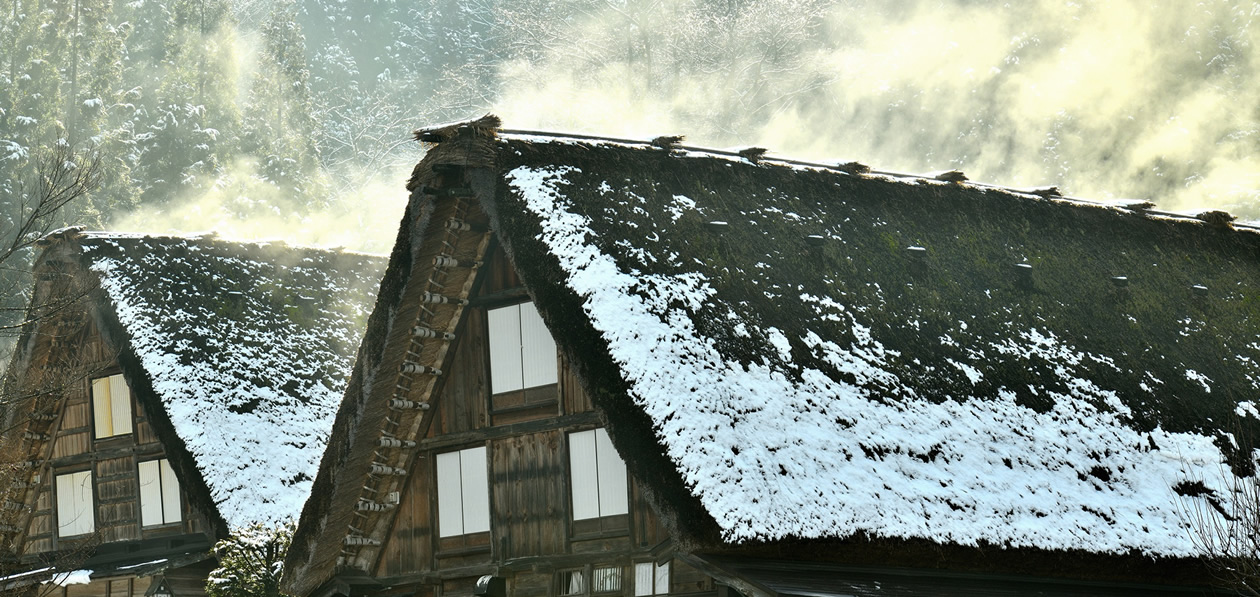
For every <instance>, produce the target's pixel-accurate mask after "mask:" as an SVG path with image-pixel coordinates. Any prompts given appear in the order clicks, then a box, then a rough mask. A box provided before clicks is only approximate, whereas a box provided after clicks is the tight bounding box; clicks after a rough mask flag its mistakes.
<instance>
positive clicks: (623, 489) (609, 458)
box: [595, 429, 630, 516]
mask: <svg viewBox="0 0 1260 597" xmlns="http://www.w3.org/2000/svg"><path fill="white" fill-rule="evenodd" d="M595 458H596V462H597V463H598V466H599V515H600V516H612V515H614V514H625V513H627V512H629V511H630V504H629V499H628V497H627V492H628V491H629V489H630V488H629V486H628V485H627V483H626V463H625V462H622V460H621V455H619V454H617V449H616V448H614V447H613V445H612V440H610V439H608V432H607V431H604V430H603V429H596V430H595Z"/></svg>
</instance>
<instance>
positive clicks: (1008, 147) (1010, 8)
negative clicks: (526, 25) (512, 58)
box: [496, 0, 1260, 219]
mask: <svg viewBox="0 0 1260 597" xmlns="http://www.w3.org/2000/svg"><path fill="white" fill-rule="evenodd" d="M696 9H697V7H695V6H691V7H682V8H673V9H669V10H660V11H657V12H656V13H655V14H647V12H646V11H645V12H644V14H641V15H636V14H632V13H630V14H628V11H630V10H631V9H630V8H626V7H623V5H614V4H611V3H610V4H609V5H608V8H606V9H605V10H603V11H600V12H598V13H592V14H588V15H587V16H586V18H584V19H580V20H577V21H571V22H573V23H574V24H573V25H572V26H571V27H570V29H569V30H567V31H565V32H563V33H561V34H559V35H556V36H555V37H557V38H559V39H569V40H573V42H574V43H573V44H568V45H560V46H558V47H556V48H555V49H554V50H553V51H550V52H547V53H545V54H544V55H543V56H542V57H541V58H540V59H534V60H518V61H516V62H514V63H511V64H508V65H507V66H506V67H505V68H504V69H503V71H502V74H503V79H504V86H505V89H506V92H505V93H504V97H503V99H502V100H501V101H499V102H498V105H497V106H496V109H497V111H498V112H499V113H500V115H501V116H503V118H504V122H505V123H506V124H507V126H510V127H518V128H526V127H540V128H547V129H561V130H579V131H587V132H600V133H606V134H616V135H625V136H636V137H649V138H650V137H651V136H655V135H658V134H665V133H685V134H687V135H688V139H689V140H690V141H694V142H697V143H700V144H709V145H715V146H728V145H753V144H756V145H763V146H766V147H769V148H771V149H772V151H775V152H778V153H780V154H784V155H791V156H796V157H805V158H814V159H846V160H847V159H858V160H861V161H863V162H866V163H870V164H872V165H874V166H876V167H879V168H882V169H888V170H897V171H905V172H924V171H930V170H940V169H945V168H960V169H963V170H964V171H966V172H967V173H968V175H970V176H971V178H973V179H978V180H984V181H988V182H994V183H1001V184H1008V185H1012V186H1025V185H1042V184H1056V185H1059V186H1060V187H1061V188H1062V189H1063V190H1064V191H1066V192H1069V193H1071V194H1073V195H1075V196H1080V197H1089V198H1100V199H1101V198H1109V197H1117V196H1123V197H1141V198H1150V199H1153V200H1155V201H1156V202H1157V203H1158V204H1159V205H1160V206H1161V207H1163V208H1168V209H1176V208H1189V207H1196V206H1205V207H1206V206H1215V207H1223V208H1226V209H1229V210H1231V211H1234V212H1235V213H1238V214H1240V215H1242V216H1243V217H1249V218H1253V219H1254V218H1260V158H1258V157H1257V156H1258V155H1260V124H1258V123H1257V120H1260V109H1258V107H1260V77H1257V76H1255V73H1254V72H1253V71H1254V70H1255V69H1256V68H1257V67H1260V50H1258V49H1257V47H1256V45H1255V43H1254V41H1255V40H1254V37H1255V30H1254V27H1253V25H1254V24H1255V21H1256V20H1257V18H1258V17H1260V5H1258V4H1256V3H1254V2H1227V1H1208V2H1198V3H1194V2H1182V1H1177V0H1165V1H1160V2H1144V3H1136V2H1108V1H1089V0H1085V1H1079V2H1063V1H1056V2H1052V1H1049V0H1040V1H1035V2H1012V3H1007V4H1000V3H995V2H974V1H966V0H947V1H945V2H937V1H933V2H846V3H840V4H833V3H821V2H810V1H791V0H788V1H772V2H758V3H752V4H750V5H748V6H746V7H745V8H744V9H743V11H742V17H741V18H735V19H730V20H726V21H720V20H719V21H714V20H713V19H709V20H708V23H710V24H711V25H712V26H711V27H705V26H703V25H705V23H706V18H705V16H704V15H701V14H695V13H694V11H695V10H696ZM579 44H584V45H585V48H582V49H579V48H578V45H579ZM697 58H698V59H697ZM715 65H721V66H722V68H714V67H715Z"/></svg>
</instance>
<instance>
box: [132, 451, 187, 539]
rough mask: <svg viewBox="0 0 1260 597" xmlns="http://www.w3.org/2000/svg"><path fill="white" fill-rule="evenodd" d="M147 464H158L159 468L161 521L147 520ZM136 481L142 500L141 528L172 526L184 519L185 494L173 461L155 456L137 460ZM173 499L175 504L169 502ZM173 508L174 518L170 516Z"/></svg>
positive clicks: (140, 499) (158, 494)
mask: <svg viewBox="0 0 1260 597" xmlns="http://www.w3.org/2000/svg"><path fill="white" fill-rule="evenodd" d="M146 465H156V466H157V468H158V470H157V477H156V479H154V480H155V481H157V483H158V488H157V500H158V503H157V506H158V512H159V513H160V515H161V521H160V522H148V521H146V520H145V517H146V516H148V512H147V511H146V510H147V509H146V504H148V502H147V501H146V497H145V494H146V491H145V486H146V485H147V483H145V482H144V476H145V472H144V470H145V466H146ZM168 480H169V481H170V482H171V485H172V486H173V487H168V485H167V481H168ZM136 483H137V484H138V491H137V493H136V495H137V497H138V500H139V502H140V528H143V529H150V528H157V527H163V526H171V525H177V524H179V523H182V522H183V521H184V510H183V495H182V492H181V491H180V485H179V478H178V477H176V476H175V469H173V468H171V461H170V459H169V458H153V459H150V460H143V461H139V462H137V463H136ZM172 499H173V500H174V503H173V504H171V503H169V502H170V500H172ZM148 505H151V504H148ZM172 510H173V515H174V519H173V520H172V519H171V518H170V514H171V511H172Z"/></svg>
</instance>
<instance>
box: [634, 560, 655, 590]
mask: <svg viewBox="0 0 1260 597" xmlns="http://www.w3.org/2000/svg"><path fill="white" fill-rule="evenodd" d="M654 568H655V565H654V564H652V563H651V562H642V563H639V564H635V565H634V594H635V596H636V597H639V596H642V595H651V594H652V589H653V587H655V586H656V583H655V581H654V580H653V579H652V571H653V569H654Z"/></svg>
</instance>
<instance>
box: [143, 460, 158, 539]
mask: <svg viewBox="0 0 1260 597" xmlns="http://www.w3.org/2000/svg"><path fill="white" fill-rule="evenodd" d="M140 524H141V525H142V526H150V525H155V524H162V472H161V466H159V464H158V461H156V460H150V461H148V462H141V463H140Z"/></svg>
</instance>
